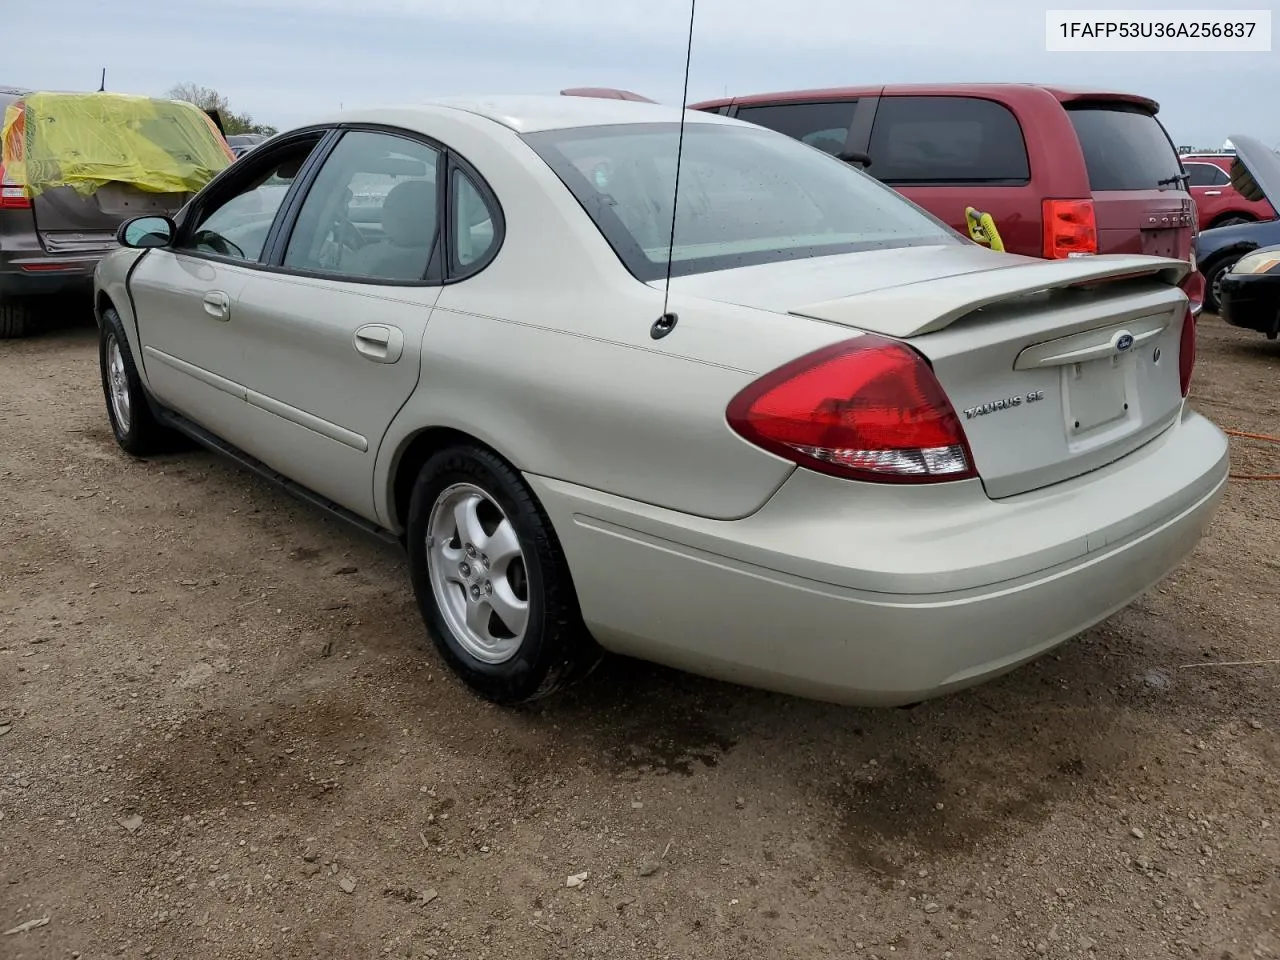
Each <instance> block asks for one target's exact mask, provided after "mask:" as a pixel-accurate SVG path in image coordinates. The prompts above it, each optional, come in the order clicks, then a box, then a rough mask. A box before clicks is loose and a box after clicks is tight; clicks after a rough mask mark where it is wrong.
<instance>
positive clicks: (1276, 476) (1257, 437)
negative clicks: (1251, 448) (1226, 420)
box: [1222, 428, 1280, 480]
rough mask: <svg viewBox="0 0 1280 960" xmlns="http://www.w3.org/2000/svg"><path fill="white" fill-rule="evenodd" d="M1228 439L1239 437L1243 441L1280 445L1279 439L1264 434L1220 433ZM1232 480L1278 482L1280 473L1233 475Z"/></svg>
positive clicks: (1230, 431) (1238, 431) (1240, 431)
mask: <svg viewBox="0 0 1280 960" xmlns="http://www.w3.org/2000/svg"><path fill="white" fill-rule="evenodd" d="M1222 432H1223V433H1225V434H1226V435H1227V436H1228V437H1240V438H1241V439H1244V440H1259V441H1261V442H1262V443H1276V444H1280V437H1269V436H1267V435H1266V434H1265V433H1245V432H1244V431H1243V430H1227V429H1225V428H1224V429H1223V431H1222ZM1230 477H1231V479H1232V480H1280V473H1233V474H1231V475H1230Z"/></svg>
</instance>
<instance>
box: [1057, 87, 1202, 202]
mask: <svg viewBox="0 0 1280 960" xmlns="http://www.w3.org/2000/svg"><path fill="white" fill-rule="evenodd" d="M1067 116H1069V117H1070V118H1071V122H1072V124H1073V125H1074V126H1075V128H1076V136H1077V137H1078V138H1079V140H1080V149H1081V150H1082V151H1083V152H1084V163H1085V167H1086V169H1087V170H1088V171H1089V188H1090V189H1091V190H1095V191H1097V190H1158V189H1160V188H1161V187H1177V186H1178V179H1177V178H1178V177H1180V176H1181V174H1182V169H1181V165H1180V164H1179V162H1178V151H1177V150H1176V149H1175V148H1174V145H1173V141H1171V140H1170V139H1169V135H1168V134H1167V133H1165V130H1164V127H1162V126H1161V125H1160V121H1159V120H1157V119H1156V118H1155V117H1154V116H1153V115H1152V114H1150V113H1147V111H1145V110H1143V109H1141V108H1140V107H1136V106H1135V107H1126V106H1112V105H1108V106H1105V107H1101V106H1091V107H1068V108H1067Z"/></svg>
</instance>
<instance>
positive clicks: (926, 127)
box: [867, 97, 1031, 185]
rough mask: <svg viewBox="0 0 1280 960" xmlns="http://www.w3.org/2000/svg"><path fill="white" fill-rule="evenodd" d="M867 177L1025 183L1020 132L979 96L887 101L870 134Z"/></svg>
mask: <svg viewBox="0 0 1280 960" xmlns="http://www.w3.org/2000/svg"><path fill="white" fill-rule="evenodd" d="M868 152H869V153H870V154H871V166H870V168H868V170H867V172H868V173H870V174H871V175H872V176H874V177H876V178H877V179H878V180H881V181H883V182H885V183H891V184H900V185H910V184H947V183H962V184H964V183H986V184H1011V185H1017V184H1023V183H1026V182H1027V181H1028V180H1030V179H1031V165H1030V163H1029V162H1028V160H1027V144H1026V140H1025V139H1024V138H1023V136H1022V127H1021V125H1019V123H1018V118H1017V117H1015V116H1014V115H1013V113H1012V111H1010V110H1009V108H1008V107H1005V106H1004V105H1002V104H999V103H996V102H995V101H994V100H981V99H978V98H976V97H885V98H883V99H882V100H881V101H880V105H879V107H878V108H877V109H876V119H875V125H874V126H873V127H872V129H871V144H870V149H869V151H868Z"/></svg>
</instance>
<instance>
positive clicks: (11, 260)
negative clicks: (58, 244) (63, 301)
mask: <svg viewBox="0 0 1280 960" xmlns="http://www.w3.org/2000/svg"><path fill="white" fill-rule="evenodd" d="M102 256H103V255H102V254H99V255H97V256H92V257H84V256H76V257H50V256H47V255H46V256H28V255H23V256H20V257H19V256H5V255H2V254H0V296H5V297H40V296H53V295H55V294H63V293H81V292H89V291H91V290H92V289H93V271H94V269H95V268H96V267H97V266H98V261H99V260H101V259H102Z"/></svg>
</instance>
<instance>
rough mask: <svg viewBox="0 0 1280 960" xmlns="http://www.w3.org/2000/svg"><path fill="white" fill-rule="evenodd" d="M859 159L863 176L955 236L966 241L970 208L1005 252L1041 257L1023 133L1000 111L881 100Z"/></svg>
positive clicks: (1035, 194) (981, 102) (919, 99)
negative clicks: (987, 217) (864, 164)
mask: <svg viewBox="0 0 1280 960" xmlns="http://www.w3.org/2000/svg"><path fill="white" fill-rule="evenodd" d="M851 149H860V148H859V147H857V146H853V147H851ZM866 153H867V154H869V155H870V157H871V166H870V167H869V168H868V169H867V172H868V173H869V174H871V176H873V177H875V178H876V179H878V180H880V181H881V182H882V183H884V184H886V185H887V186H890V187H892V188H893V189H894V190H896V191H897V192H898V193H901V194H902V195H903V196H905V197H906V198H907V199H908V200H911V201H912V202H914V203H917V204H919V205H920V206H922V207H924V209H926V210H927V211H929V212H930V213H931V214H933V215H934V216H935V217H937V218H938V219H939V220H942V221H943V222H945V223H947V224H948V225H949V226H951V227H952V228H953V229H955V230H956V231H957V232H959V233H961V234H963V235H964V236H969V228H968V224H967V222H966V218H965V210H966V209H967V208H968V207H974V208H976V209H977V210H980V211H982V212H983V213H989V214H991V216H992V217H993V218H994V219H995V222H996V227H997V229H998V230H999V232H1000V237H1001V240H1002V241H1003V243H1004V248H1005V249H1006V250H1007V251H1009V252H1010V253H1020V254H1025V255H1028V256H1039V255H1040V254H1041V252H1042V250H1043V232H1042V227H1041V224H1042V213H1041V199H1042V198H1041V195H1040V193H1039V191H1038V190H1037V189H1036V188H1034V187H1033V186H1032V182H1031V161H1030V157H1029V154H1028V149H1027V137H1026V132H1025V131H1024V129H1023V125H1022V121H1021V120H1020V118H1019V116H1018V114H1017V113H1015V112H1014V110H1013V109H1012V108H1011V107H1010V106H1009V105H1008V104H1005V103H1001V102H998V101H996V100H990V99H987V98H985V97H979V96H915V95H902V94H887V95H885V96H882V97H881V98H880V99H879V101H878V103H877V106H876V113H875V118H874V121H873V123H872V126H871V136H870V138H869V139H868V141H867V147H866Z"/></svg>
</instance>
